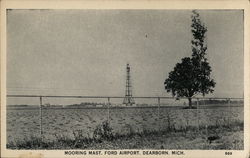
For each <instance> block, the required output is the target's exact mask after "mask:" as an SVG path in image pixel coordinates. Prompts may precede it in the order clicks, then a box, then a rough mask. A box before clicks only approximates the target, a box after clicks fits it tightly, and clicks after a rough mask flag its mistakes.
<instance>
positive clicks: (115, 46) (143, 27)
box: [7, 10, 244, 97]
mask: <svg viewBox="0 0 250 158" xmlns="http://www.w3.org/2000/svg"><path fill="white" fill-rule="evenodd" d="M198 13H199V14H200V17H201V20H202V22H204V23H205V25H206V26H207V29H208V31H207V45H208V50H207V58H208V61H209V63H210V66H211V67H212V74H211V77H212V78H213V79H214V80H215V82H216V86H215V88H214V90H215V91H214V93H213V94H210V95H208V96H210V97H243V88H244V84H243V78H244V73H243V72H244V63H243V59H244V50H243V35H244V33H243V11H241V10H198ZM191 14H192V11H191V10H9V11H8V13H7V93H8V94H27V95H32V94H37V95H89V96H99V95H100V96H124V95H125V76H126V64H127V63H129V64H130V67H131V78H132V79H131V80H132V87H133V89H132V90H133V92H132V93H133V95H134V96H171V94H168V93H167V92H166V91H165V89H164V81H165V79H166V78H167V77H168V73H169V72H170V71H172V70H173V68H174V66H175V64H176V63H178V62H180V61H181V59H182V58H183V57H189V56H191V54H192V51H191V39H192V34H191Z"/></svg>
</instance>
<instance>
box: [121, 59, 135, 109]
mask: <svg viewBox="0 0 250 158" xmlns="http://www.w3.org/2000/svg"><path fill="white" fill-rule="evenodd" d="M126 70H127V71H126V73H127V74H126V90H125V98H124V100H123V104H126V106H131V105H133V104H135V101H134V98H133V97H132V85H131V81H130V67H129V64H127V68H126Z"/></svg>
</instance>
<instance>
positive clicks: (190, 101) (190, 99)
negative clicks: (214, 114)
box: [188, 98, 192, 109]
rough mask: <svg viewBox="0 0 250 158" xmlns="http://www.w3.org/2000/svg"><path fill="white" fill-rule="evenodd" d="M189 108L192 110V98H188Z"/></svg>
mask: <svg viewBox="0 0 250 158" xmlns="http://www.w3.org/2000/svg"><path fill="white" fill-rule="evenodd" d="M188 106H189V108H190V109H191V108H192V98H188Z"/></svg>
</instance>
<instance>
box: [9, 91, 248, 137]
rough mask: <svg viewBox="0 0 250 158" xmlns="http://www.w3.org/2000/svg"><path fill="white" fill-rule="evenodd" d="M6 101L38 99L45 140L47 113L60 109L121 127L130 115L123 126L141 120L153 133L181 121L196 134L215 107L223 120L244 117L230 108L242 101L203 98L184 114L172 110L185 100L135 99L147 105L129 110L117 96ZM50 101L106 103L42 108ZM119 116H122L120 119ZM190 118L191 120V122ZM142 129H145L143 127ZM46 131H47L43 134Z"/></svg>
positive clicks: (239, 111)
mask: <svg viewBox="0 0 250 158" xmlns="http://www.w3.org/2000/svg"><path fill="white" fill-rule="evenodd" d="M7 98H8V99H9V98H37V99H39V118H40V120H39V134H40V137H41V138H44V135H46V134H44V131H45V130H44V129H45V127H44V124H45V122H47V123H46V125H47V126H49V125H48V124H50V123H48V120H47V119H49V120H50V117H52V116H53V113H51V114H49V112H51V111H53V110H56V109H63V110H66V111H67V110H68V109H78V111H80V110H79V109H84V110H85V111H88V112H90V115H92V116H88V117H94V116H98V117H99V115H102V116H101V117H103V116H105V114H103V113H107V118H106V119H104V120H107V121H108V122H110V121H111V123H113V124H119V123H120V122H118V123H117V122H115V121H117V120H116V118H117V119H120V120H124V119H126V116H128V115H129V117H131V119H130V121H127V123H125V124H126V125H128V126H129V122H132V121H131V120H135V124H137V125H138V124H140V123H141V122H140V121H138V120H139V119H141V120H143V121H144V123H149V124H150V125H149V126H152V127H153V128H154V129H157V130H161V128H162V126H163V125H164V124H166V122H168V126H178V123H177V122H178V121H176V120H179V122H181V121H182V122H183V121H184V122H185V124H186V125H190V124H193V125H196V127H197V130H199V128H200V124H202V121H203V120H202V119H201V118H202V117H207V118H208V119H211V118H212V117H215V116H213V113H217V112H216V111H218V107H222V108H220V109H219V111H221V112H220V113H218V114H217V115H219V116H220V115H224V114H223V112H224V111H226V112H227V114H226V116H227V117H228V118H233V116H232V115H237V117H240V116H241V115H242V114H243V110H236V112H233V113H232V108H233V107H242V106H243V98H205V97H196V98H192V100H193V105H195V106H194V107H195V108H194V109H187V110H186V112H180V111H177V112H174V110H175V111H176V110H180V109H183V107H187V105H186V100H187V99H188V98H173V97H134V99H135V100H136V102H137V101H138V100H143V101H144V102H146V104H145V103H141V104H139V103H137V105H135V106H132V107H131V106H129V107H128V106H123V105H122V104H119V102H120V103H121V100H122V99H123V98H124V97H120V96H40V95H7ZM51 98H57V99H62V98H64V99H66V98H68V99H69V98H71V99H81V100H88V99H102V101H103V100H106V102H104V103H103V102H102V103H99V106H98V104H97V103H96V104H92V106H88V107H86V106H83V105H81V104H75V105H72V106H63V107H62V106H60V108H58V107H59V106H58V107H57V106H51V105H46V106H45V104H44V100H46V99H51ZM117 99H119V101H117V102H118V103H113V102H115V100H117ZM113 100H114V101H113ZM112 101H113V102H112ZM150 101H151V104H148V102H150ZM7 103H8V102H7ZM174 103H175V104H174ZM176 103H178V104H176ZM89 104H90V103H89ZM94 105H95V106H94ZM100 105H101V106H100ZM225 107H226V108H225ZM136 108H138V109H139V110H138V109H137V112H138V113H134V111H136ZM213 108H215V109H214V110H212V111H211V110H210V111H208V110H206V109H213ZM24 109H25V108H24ZM94 109H102V110H104V111H102V112H100V114H99V115H94V114H93V113H92V112H93V110H94ZM117 109H118V110H117ZM126 109H127V111H128V112H127V113H126V114H122V113H123V111H125V110H126ZM128 109H130V110H128ZM173 109H174V110H173ZM225 109H226V110H225ZM91 110H92V111H91ZM115 110H116V111H115ZM140 110H141V111H140ZM8 111H11V108H9V109H8ZM111 111H112V113H111ZM71 112H72V111H71ZM44 113H45V114H44ZM130 113H131V114H130ZM139 113H140V114H141V116H140V118H139V119H137V118H136V119H135V118H134V115H138V114H139ZM173 113H174V114H173ZM180 113H182V114H181V115H180ZM208 113H209V115H208ZM75 114H77V113H75ZM112 114H113V115H112ZM58 115H63V114H62V113H60V114H58ZM111 115H112V116H111ZM121 115H123V116H121ZM207 115H208V116H207ZM210 115H211V116H210ZM60 117H61V116H60ZM67 117H69V116H67ZM191 117H193V118H191ZM216 117H218V116H216ZM46 118H47V119H46ZM101 119H103V118H101ZM222 119H225V118H222ZM218 120H219V119H218ZM71 121H74V118H72V119H71ZM227 121H228V120H227ZM82 122H84V120H82ZM93 122H94V121H93ZM97 122H98V121H97ZM172 122H174V123H172ZM170 124H171V125H170ZM179 124H180V123H179ZM216 124H217V123H216ZM61 125H62V126H64V123H61ZM137 125H136V126H137ZM144 125H145V124H144ZM7 126H8V123H7ZM138 126H139V125H138ZM180 126H182V125H180ZM141 127H142V128H144V126H143V125H142V126H141ZM46 128H47V127H46ZM14 130H15V129H14ZM122 130H124V129H122ZM130 130H131V129H130ZM47 131H48V130H46V132H47ZM53 131H54V132H55V133H56V131H55V130H53ZM7 133H8V132H7Z"/></svg>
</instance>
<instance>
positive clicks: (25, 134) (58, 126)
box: [7, 106, 244, 143]
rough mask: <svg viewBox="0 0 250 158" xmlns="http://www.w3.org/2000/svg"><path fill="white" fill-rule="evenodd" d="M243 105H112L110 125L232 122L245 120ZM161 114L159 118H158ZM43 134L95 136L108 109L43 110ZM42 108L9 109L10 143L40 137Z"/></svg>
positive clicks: (123, 128) (117, 128)
mask: <svg viewBox="0 0 250 158" xmlns="http://www.w3.org/2000/svg"><path fill="white" fill-rule="evenodd" d="M243 112H244V110H243V106H232V107H230V108H229V107H225V106H224V107H215V106H213V107H208V106H206V107H201V108H200V109H198V110H197V109H181V108H167V107H161V108H160V110H159V111H158V109H157V108H136V107H134V108H111V109H110V125H111V127H112V129H113V131H114V132H115V133H119V134H127V133H130V132H141V131H143V130H149V131H150V130H151V131H152V130H164V129H167V128H169V127H172V128H175V129H181V128H185V127H187V126H194V127H196V126H197V125H198V124H199V125H200V126H205V125H208V126H209V125H230V124H232V123H234V122H243V118H244V115H243ZM158 116H159V118H158ZM42 119H43V133H44V139H45V140H48V141H50V140H54V139H55V138H56V137H55V134H56V135H63V136H66V137H69V138H72V137H73V131H77V130H82V131H84V134H85V136H88V137H92V134H93V131H94V129H95V128H96V126H97V125H99V124H100V123H102V122H103V121H105V120H107V119H108V110H107V109H104V108H96V109H86V108H85V109H64V108H61V109H44V110H43V118H42ZM39 132H40V115H39V109H25V108H24V109H8V110H7V142H8V143H9V142H15V141H19V140H23V139H25V138H26V139H27V138H30V137H31V136H36V137H39V136H40V135H39Z"/></svg>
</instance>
